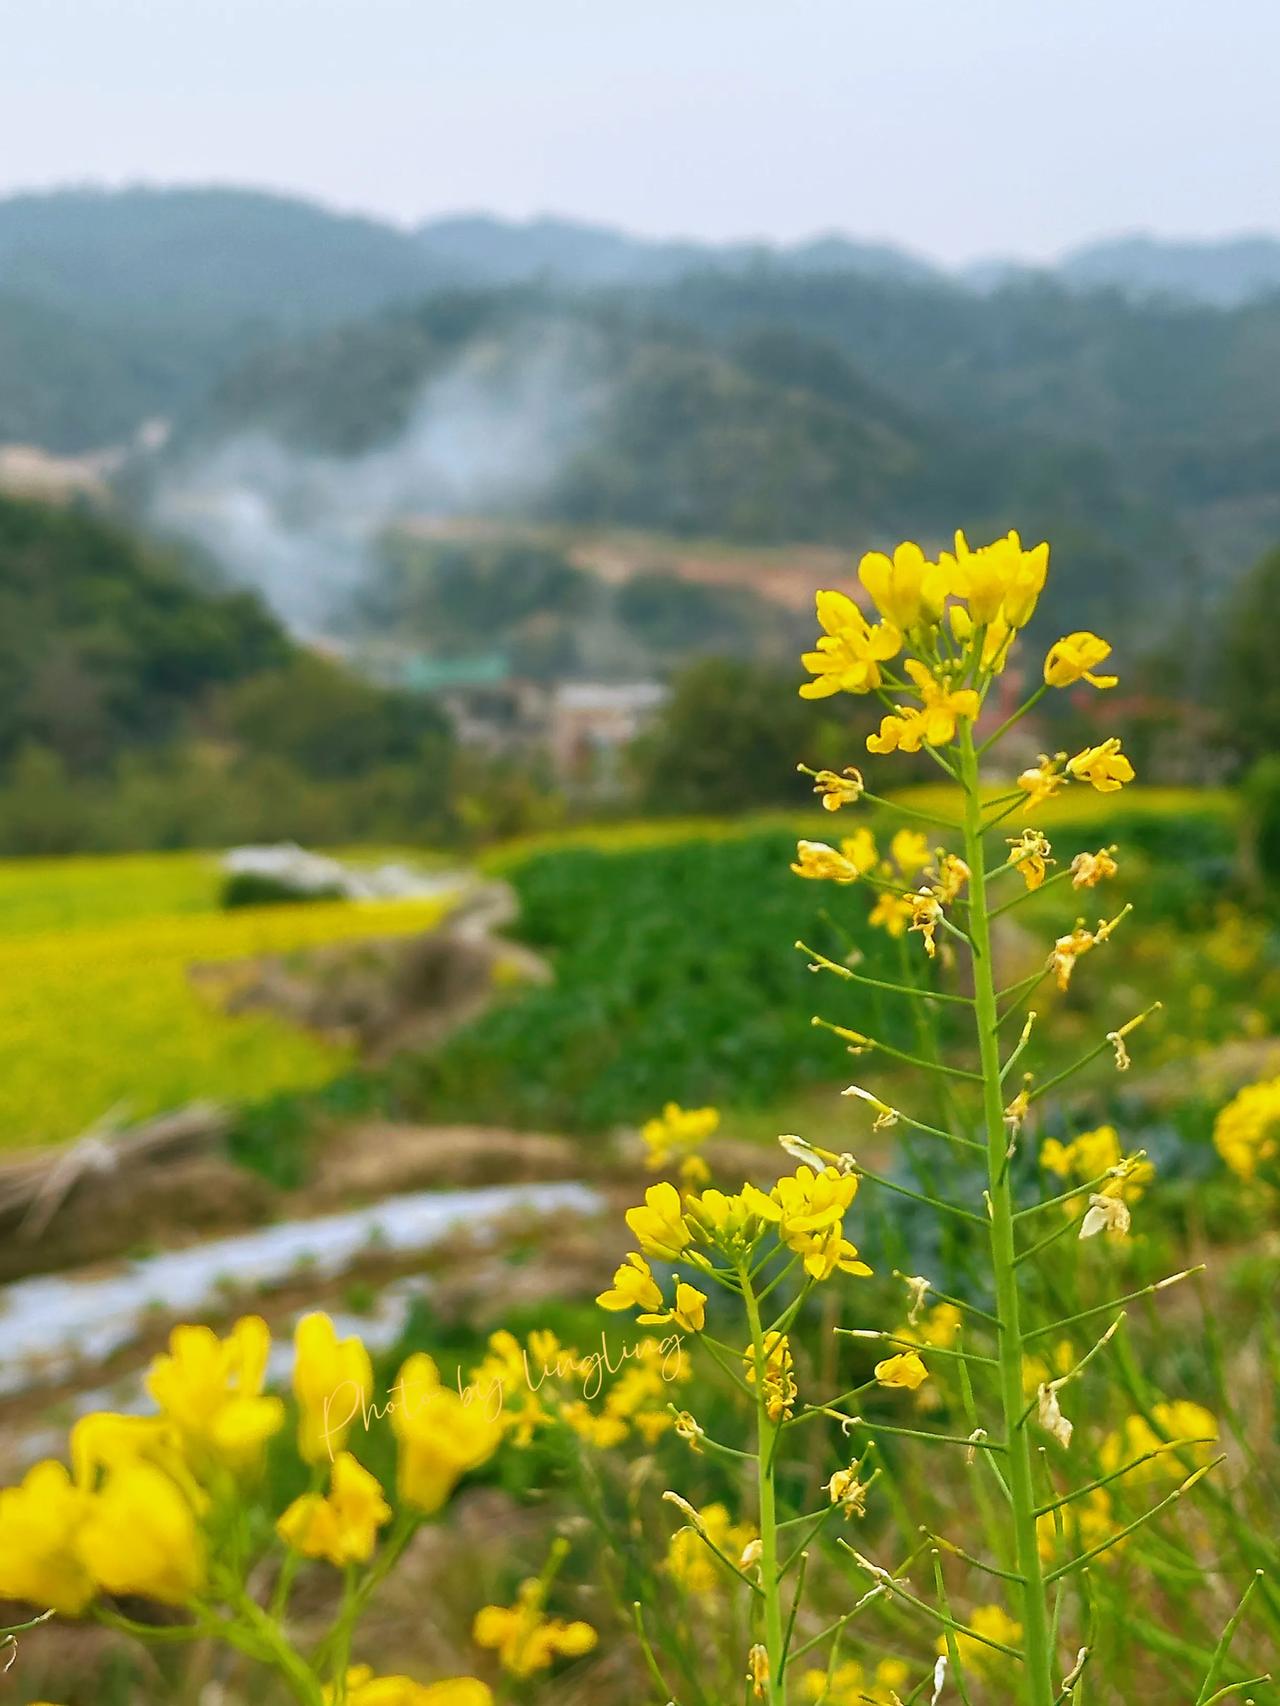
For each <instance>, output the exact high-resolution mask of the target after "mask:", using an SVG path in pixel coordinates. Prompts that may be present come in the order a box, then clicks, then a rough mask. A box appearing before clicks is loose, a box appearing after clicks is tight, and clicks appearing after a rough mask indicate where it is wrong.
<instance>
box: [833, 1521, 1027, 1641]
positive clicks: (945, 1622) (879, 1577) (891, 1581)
mask: <svg viewBox="0 0 1280 1706" xmlns="http://www.w3.org/2000/svg"><path fill="white" fill-rule="evenodd" d="M836 1545H837V1546H842V1547H843V1548H844V1550H845V1551H846V1552H847V1553H848V1554H849V1556H850V1557H851V1558H852V1559H853V1561H854V1562H855V1563H856V1564H857V1566H858V1568H859V1569H860V1570H862V1571H863V1572H864V1574H866V1575H868V1576H870V1577H871V1579H872V1580H873V1581H876V1582H880V1583H881V1584H882V1585H883V1587H884V1589H885V1591H886V1593H889V1594H892V1596H893V1597H894V1598H895V1599H900V1600H902V1601H903V1603H904V1604H906V1605H911V1606H914V1607H915V1609H916V1610H917V1611H919V1612H922V1613H923V1614H924V1616H926V1617H928V1618H929V1619H930V1620H931V1621H932V1622H933V1623H935V1624H936V1625H937V1626H938V1627H939V1628H941V1629H952V1630H954V1631H955V1633H956V1634H958V1635H965V1636H968V1638H969V1639H970V1640H973V1641H977V1642H979V1644H980V1645H982V1646H984V1647H990V1648H991V1649H992V1650H993V1651H994V1652H997V1653H1003V1654H1004V1655H1005V1657H1006V1658H1010V1659H1022V1658H1024V1657H1025V1655H1024V1654H1023V1653H1020V1652H1019V1651H1018V1649H1017V1647H1010V1646H1008V1645H1007V1644H1006V1643H1005V1642H1004V1641H997V1640H996V1639H995V1637H994V1636H992V1635H983V1634H982V1633H981V1632H980V1631H979V1630H977V1629H971V1628H970V1627H969V1625H968V1624H966V1623H958V1622H957V1621H956V1619H955V1618H954V1617H948V1616H947V1615H946V1614H945V1613H944V1612H941V1611H938V1610H937V1609H936V1608H935V1607H934V1606H932V1605H930V1604H929V1602H928V1601H927V1600H924V1599H920V1598H918V1597H917V1595H915V1594H913V1593H911V1592H909V1591H908V1589H907V1588H905V1587H904V1586H903V1585H902V1583H901V1582H900V1581H898V1580H897V1579H896V1578H895V1577H893V1576H891V1575H890V1574H889V1572H888V1570H884V1569H881V1567H880V1566H879V1565H878V1564H873V1563H872V1562H871V1560H870V1559H869V1558H864V1557H863V1556H862V1554H861V1553H860V1552H857V1551H855V1550H854V1548H853V1547H852V1546H850V1544H849V1542H848V1541H847V1540H843V1539H841V1540H837V1541H836Z"/></svg>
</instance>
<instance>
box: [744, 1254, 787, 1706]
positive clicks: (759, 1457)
mask: <svg viewBox="0 0 1280 1706" xmlns="http://www.w3.org/2000/svg"><path fill="white" fill-rule="evenodd" d="M742 1300H743V1303H744V1304H745V1305H746V1311H747V1325H748V1328H749V1330H750V1333H751V1351H752V1356H753V1358H754V1361H755V1369H756V1380H755V1392H754V1394H753V1396H754V1398H755V1405H756V1470H757V1476H756V1486H757V1492H758V1501H759V1517H760V1591H761V1596H762V1598H763V1601H764V1606H763V1618H764V1648H765V1652H766V1653H767V1654H768V1656H769V1679H768V1682H767V1683H766V1685H765V1696H764V1698H765V1700H766V1701H767V1703H768V1706H786V1698H787V1692H786V1683H785V1681H784V1678H783V1674H782V1670H783V1664H784V1662H785V1653H786V1648H785V1645H784V1636H783V1622H782V1595H781V1584H780V1579H779V1570H778V1515H777V1502H776V1499H775V1495H774V1484H773V1465H774V1456H775V1447H776V1444H777V1437H778V1431H779V1430H778V1425H777V1424H776V1423H775V1422H774V1421H772V1420H771V1418H770V1416H769V1412H768V1409H767V1407H766V1398H765V1390H764V1379H765V1369H766V1366H767V1360H768V1359H767V1357H766V1355H765V1346H764V1327H763V1324H762V1323H761V1320H760V1305H759V1303H758V1302H757V1300H756V1294H755V1292H754V1291H753V1290H752V1287H751V1282H750V1280H749V1278H748V1276H747V1273H746V1270H745V1269H743V1270H742Z"/></svg>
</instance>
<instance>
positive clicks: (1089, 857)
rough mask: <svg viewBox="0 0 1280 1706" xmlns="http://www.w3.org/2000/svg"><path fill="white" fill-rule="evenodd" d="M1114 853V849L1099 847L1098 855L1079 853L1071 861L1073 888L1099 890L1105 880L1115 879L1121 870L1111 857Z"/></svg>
mask: <svg viewBox="0 0 1280 1706" xmlns="http://www.w3.org/2000/svg"><path fill="white" fill-rule="evenodd" d="M1114 852H1115V848H1114V847H1099V849H1098V851H1097V852H1096V853H1077V854H1076V856H1075V858H1074V859H1073V860H1072V861H1071V886H1072V888H1073V889H1092V888H1097V886H1098V884H1099V883H1100V882H1102V881H1103V880H1104V879H1105V878H1107V877H1114V876H1115V874H1116V872H1117V871H1118V870H1119V868H1120V867H1119V866H1118V865H1117V864H1116V862H1115V860H1114V859H1113V858H1112V857H1111V855H1112V854H1113V853H1114Z"/></svg>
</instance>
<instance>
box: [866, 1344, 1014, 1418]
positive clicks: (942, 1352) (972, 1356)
mask: <svg viewBox="0 0 1280 1706" xmlns="http://www.w3.org/2000/svg"><path fill="white" fill-rule="evenodd" d="M836 1332H837V1333H841V1334H843V1335H844V1337H845V1338H847V1339H879V1340H881V1341H882V1343H884V1344H887V1345H905V1346H907V1347H908V1348H909V1349H910V1350H913V1351H919V1352H920V1353H921V1354H922V1355H927V1356H931V1357H957V1358H959V1359H960V1360H961V1361H963V1362H979V1363H986V1364H987V1366H988V1367H990V1368H997V1367H999V1364H998V1363H997V1361H996V1359H995V1357H984V1356H979V1354H978V1352H977V1351H957V1350H953V1349H952V1348H951V1347H950V1346H949V1345H925V1344H921V1343H920V1341H919V1340H917V1339H908V1338H904V1337H903V1336H902V1334H900V1333H886V1332H882V1331H881V1330H880V1328H878V1327H837V1328H836ZM849 1396H850V1397H852V1396H853V1394H852V1393H850V1394H849ZM834 1402H835V1403H837V1404H841V1403H843V1402H844V1400H843V1399H842V1398H837V1399H835V1400H834Z"/></svg>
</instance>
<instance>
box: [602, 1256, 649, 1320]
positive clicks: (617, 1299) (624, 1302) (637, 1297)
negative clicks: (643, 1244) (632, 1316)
mask: <svg viewBox="0 0 1280 1706" xmlns="http://www.w3.org/2000/svg"><path fill="white" fill-rule="evenodd" d="M596 1302H597V1303H598V1304H599V1305H600V1307H601V1309H609V1310H620V1309H661V1308H662V1290H661V1288H660V1287H659V1285H658V1282H657V1280H656V1279H654V1277H653V1273H652V1270H651V1269H650V1267H649V1264H648V1262H646V1261H645V1259H644V1257H643V1256H638V1255H637V1254H636V1253H635V1251H634V1250H633V1251H631V1252H630V1253H629V1254H628V1256H627V1257H626V1260H625V1261H624V1262H623V1263H622V1266H621V1267H620V1268H618V1270H617V1271H616V1273H615V1274H614V1276H613V1284H612V1285H611V1286H610V1287H609V1289H608V1291H602V1292H601V1293H600V1295H599V1296H598V1297H597V1298H596Z"/></svg>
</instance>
